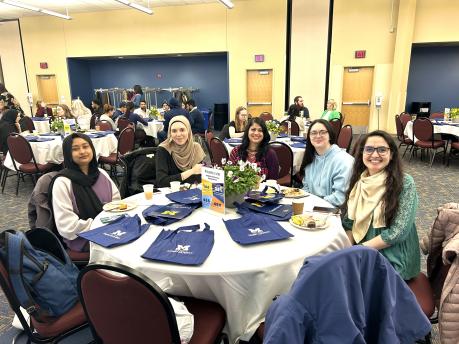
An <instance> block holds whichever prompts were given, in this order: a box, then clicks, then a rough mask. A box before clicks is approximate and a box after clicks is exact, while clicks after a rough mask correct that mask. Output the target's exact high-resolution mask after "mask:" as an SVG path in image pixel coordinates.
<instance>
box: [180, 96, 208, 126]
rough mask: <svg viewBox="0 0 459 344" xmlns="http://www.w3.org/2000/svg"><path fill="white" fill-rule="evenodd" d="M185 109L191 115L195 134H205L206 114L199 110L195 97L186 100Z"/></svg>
mask: <svg viewBox="0 0 459 344" xmlns="http://www.w3.org/2000/svg"><path fill="white" fill-rule="evenodd" d="M185 109H186V110H187V111H188V113H189V115H190V123H191V130H192V131H193V134H204V132H205V129H204V115H203V114H202V112H201V111H199V110H198V107H197V106H196V102H195V101H194V99H189V100H188V101H187V102H186V104H185Z"/></svg>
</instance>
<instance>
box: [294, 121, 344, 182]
mask: <svg viewBox="0 0 459 344" xmlns="http://www.w3.org/2000/svg"><path fill="white" fill-rule="evenodd" d="M316 123H320V124H322V125H324V126H325V128H326V129H327V131H328V137H329V142H330V145H333V144H335V143H336V137H335V132H334V131H333V128H332V127H331V125H330V123H329V122H328V121H326V120H324V119H316V120H315V121H312V123H311V125H310V126H309V129H308V135H307V136H306V150H305V151H304V156H303V162H302V163H301V168H300V172H301V174H302V175H304V169H305V168H306V166H308V165H309V164H310V163H312V161H313V160H314V157H315V154H316V149H315V147H314V146H313V145H312V143H311V130H312V127H314V125H315V124H316Z"/></svg>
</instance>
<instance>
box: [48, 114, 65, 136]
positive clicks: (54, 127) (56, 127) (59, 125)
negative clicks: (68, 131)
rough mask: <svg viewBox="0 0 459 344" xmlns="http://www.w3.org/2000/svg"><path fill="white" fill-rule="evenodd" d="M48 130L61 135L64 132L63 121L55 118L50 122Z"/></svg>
mask: <svg viewBox="0 0 459 344" xmlns="http://www.w3.org/2000/svg"><path fill="white" fill-rule="evenodd" d="M50 129H51V131H53V132H58V133H63V132H64V121H63V120H62V118H60V117H56V118H54V119H53V120H52V121H51V124H50Z"/></svg>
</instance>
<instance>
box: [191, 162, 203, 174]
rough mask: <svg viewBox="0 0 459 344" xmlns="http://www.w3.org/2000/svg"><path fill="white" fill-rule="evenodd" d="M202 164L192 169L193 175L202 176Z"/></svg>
mask: <svg viewBox="0 0 459 344" xmlns="http://www.w3.org/2000/svg"><path fill="white" fill-rule="evenodd" d="M201 168H202V164H196V165H194V166H193V167H192V168H191V171H192V172H193V174H201Z"/></svg>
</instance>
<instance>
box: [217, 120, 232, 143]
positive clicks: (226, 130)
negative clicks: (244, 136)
mask: <svg viewBox="0 0 459 344" xmlns="http://www.w3.org/2000/svg"><path fill="white" fill-rule="evenodd" d="M229 127H230V125H229V124H225V125H224V126H223V127H222V130H221V131H220V134H219V135H218V138H219V139H220V140H222V141H223V140H224V139H229V138H231V136H230V133H229Z"/></svg>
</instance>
